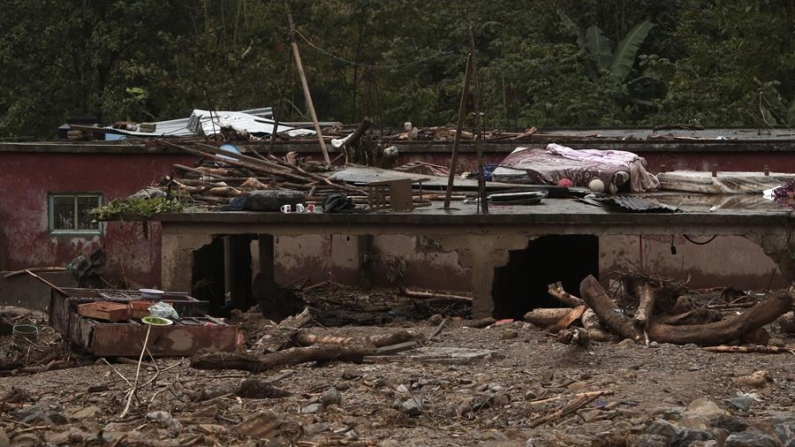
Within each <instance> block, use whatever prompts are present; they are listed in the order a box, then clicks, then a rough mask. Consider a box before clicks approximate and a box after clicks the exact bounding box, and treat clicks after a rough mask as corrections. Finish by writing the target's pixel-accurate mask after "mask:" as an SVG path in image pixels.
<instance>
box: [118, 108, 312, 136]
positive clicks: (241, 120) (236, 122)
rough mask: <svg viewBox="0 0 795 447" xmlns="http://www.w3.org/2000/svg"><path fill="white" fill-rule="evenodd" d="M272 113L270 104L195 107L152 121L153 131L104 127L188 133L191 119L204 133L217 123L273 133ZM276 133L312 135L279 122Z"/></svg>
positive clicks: (136, 132) (191, 133) (129, 132)
mask: <svg viewBox="0 0 795 447" xmlns="http://www.w3.org/2000/svg"><path fill="white" fill-rule="evenodd" d="M272 117H273V109H272V108H271V107H263V108H258V109H249V110H243V111H240V112H225V111H210V110H200V109H196V110H194V111H193V113H191V116H190V117H188V118H178V119H174V120H167V121H158V122H156V123H154V124H155V131H154V132H141V131H140V130H123V129H114V128H113V127H111V126H108V127H105V128H104V129H105V130H108V131H112V132H114V133H118V134H122V135H127V136H131V137H191V136H195V135H196V129H191V124H192V121H194V122H195V121H196V120H198V123H199V127H200V128H201V129H202V131H203V132H204V134H205V135H215V134H216V133H219V132H220V129H221V127H223V126H230V127H233V128H234V129H236V130H238V131H246V132H249V133H252V134H267V135H270V134H271V133H273V128H274V124H275V122H274V121H273V120H272V119H270V118H272ZM278 131H279V133H287V134H288V135H290V136H298V135H312V134H314V131H311V130H306V129H296V128H294V127H289V126H285V125H281V124H280V125H279V129H278Z"/></svg>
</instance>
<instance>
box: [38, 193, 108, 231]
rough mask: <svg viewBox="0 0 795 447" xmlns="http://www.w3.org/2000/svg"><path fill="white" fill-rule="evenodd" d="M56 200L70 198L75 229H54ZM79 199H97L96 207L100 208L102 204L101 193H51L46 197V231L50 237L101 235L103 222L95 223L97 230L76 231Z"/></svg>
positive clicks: (103, 228) (103, 227) (103, 226)
mask: <svg viewBox="0 0 795 447" xmlns="http://www.w3.org/2000/svg"><path fill="white" fill-rule="evenodd" d="M56 198H70V199H72V200H73V206H74V208H73V212H74V216H75V219H74V226H75V228H71V229H63V228H55V199H56ZM81 198H92V199H97V206H102V203H103V196H102V193H101V192H87V191H81V192H51V193H49V194H48V196H47V205H48V206H47V208H48V212H47V215H48V222H47V229H48V231H49V233H50V234H52V235H56V236H57V235H83V236H95V235H100V236H101V235H102V234H104V232H105V225H104V223H103V222H97V228H91V229H83V230H81V229H78V228H77V226H78V218H77V216H79V215H80V214H79V211H80V210H79V208H78V199H81Z"/></svg>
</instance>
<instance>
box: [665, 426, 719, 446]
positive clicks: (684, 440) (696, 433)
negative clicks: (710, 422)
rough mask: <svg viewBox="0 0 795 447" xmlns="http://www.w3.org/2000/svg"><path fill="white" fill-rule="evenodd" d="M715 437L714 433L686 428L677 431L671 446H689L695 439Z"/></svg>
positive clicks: (703, 439) (701, 439)
mask: <svg viewBox="0 0 795 447" xmlns="http://www.w3.org/2000/svg"><path fill="white" fill-rule="evenodd" d="M712 439H714V437H713V436H712V434H710V433H708V432H705V431H702V430H693V429H690V428H684V429H682V430H679V432H677V433H676V436H674V437H673V439H671V447H688V446H690V444H692V443H693V442H695V441H709V440H712Z"/></svg>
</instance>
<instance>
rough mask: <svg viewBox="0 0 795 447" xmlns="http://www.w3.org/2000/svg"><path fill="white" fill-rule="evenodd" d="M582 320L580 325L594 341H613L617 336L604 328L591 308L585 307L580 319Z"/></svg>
mask: <svg viewBox="0 0 795 447" xmlns="http://www.w3.org/2000/svg"><path fill="white" fill-rule="evenodd" d="M580 321H581V322H582V327H583V328H584V329H585V331H586V332H588V338H590V339H591V340H594V341H615V340H616V339H618V337H617V336H616V335H615V334H613V333H611V332H609V331H607V330H605V328H604V326H602V323H601V322H600V321H599V317H598V316H597V315H596V313H594V311H593V309H590V308H589V309H586V310H585V312H583V314H582V318H581V319H580Z"/></svg>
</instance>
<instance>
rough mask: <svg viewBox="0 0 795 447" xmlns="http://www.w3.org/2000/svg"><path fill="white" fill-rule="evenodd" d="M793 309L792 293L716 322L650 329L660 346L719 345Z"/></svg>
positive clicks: (773, 297) (772, 297)
mask: <svg viewBox="0 0 795 447" xmlns="http://www.w3.org/2000/svg"><path fill="white" fill-rule="evenodd" d="M791 306H792V297H791V296H790V294H789V293H785V292H782V293H777V294H774V295H773V296H771V297H769V298H768V299H766V300H765V301H762V302H760V303H759V304H757V305H756V306H754V307H752V308H751V309H748V311H746V312H744V313H742V314H740V315H736V316H733V317H730V318H727V319H725V320H722V321H718V322H715V323H708V324H698V325H686V326H671V325H667V324H657V323H655V322H652V325H651V326H650V327H649V338H650V339H651V340H654V341H656V342H658V343H674V344H681V345H683V344H687V343H695V344H697V345H701V346H711V345H719V344H722V343H727V342H730V341H733V340H738V339H740V338H742V337H743V336H744V335H746V334H750V333H751V332H753V331H755V330H756V329H758V328H760V327H762V326H764V325H766V324H768V323H772V322H773V321H775V320H776V318H778V317H780V316H781V315H784V314H785V313H786V312H788V311H789V310H790V307H791ZM600 317H601V315H600Z"/></svg>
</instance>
